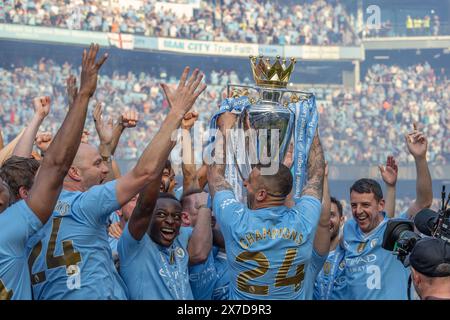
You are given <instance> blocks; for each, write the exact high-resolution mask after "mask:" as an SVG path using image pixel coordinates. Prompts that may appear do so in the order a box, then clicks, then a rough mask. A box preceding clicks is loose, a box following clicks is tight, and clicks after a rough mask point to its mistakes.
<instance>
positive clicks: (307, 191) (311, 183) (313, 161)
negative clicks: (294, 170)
mask: <svg viewBox="0 0 450 320" xmlns="http://www.w3.org/2000/svg"><path fill="white" fill-rule="evenodd" d="M324 175H325V158H324V156H323V149H322V145H321V143H320V139H319V134H318V132H317V131H316V135H315V136H314V140H313V142H312V144H311V149H310V151H309V156H308V181H307V182H306V185H305V187H304V188H303V191H302V196H303V195H308V196H312V197H315V198H317V199H319V200H320V201H322V194H323V179H324Z"/></svg>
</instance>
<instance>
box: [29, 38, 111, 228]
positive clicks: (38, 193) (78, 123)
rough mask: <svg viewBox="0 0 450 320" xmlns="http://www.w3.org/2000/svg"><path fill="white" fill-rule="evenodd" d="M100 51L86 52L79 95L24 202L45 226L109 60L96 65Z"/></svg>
mask: <svg viewBox="0 0 450 320" xmlns="http://www.w3.org/2000/svg"><path fill="white" fill-rule="evenodd" d="M98 50H99V46H98V45H91V47H90V49H89V51H88V52H86V50H84V52H83V60H82V68H81V84H80V91H79V93H78V94H77V96H76V98H75V101H74V103H73V105H72V107H71V108H69V112H68V114H67V115H66V118H65V119H64V121H63V123H62V126H61V128H60V129H59V130H58V133H57V134H56V136H55V138H54V139H53V141H52V143H51V144H50V146H49V148H48V150H47V153H46V155H45V157H44V160H43V161H42V164H41V166H40V168H39V171H38V174H37V176H36V179H35V181H34V184H33V187H32V188H31V190H30V193H29V197H28V198H27V199H26V200H25V201H26V202H27V204H28V206H29V207H30V208H31V210H33V212H34V213H35V214H36V215H37V216H38V218H39V219H40V220H41V221H42V223H45V222H46V221H47V220H48V218H49V217H50V215H51V214H52V212H53V208H54V206H55V204H56V201H57V199H58V197H59V194H60V192H61V188H62V184H63V180H64V177H65V176H66V174H67V172H68V171H69V168H70V166H71V164H72V161H73V159H74V157H75V154H76V152H77V150H78V146H79V145H80V141H81V134H82V132H83V127H84V122H85V119H86V112H87V107H88V102H89V99H90V97H92V95H93V94H94V92H95V89H96V87H97V74H98V71H99V70H100V67H101V66H102V64H103V63H104V62H105V60H106V58H107V55H106V54H105V55H104V56H103V57H102V58H101V59H100V60H99V61H98V62H96V61H95V60H96V56H97V52H98Z"/></svg>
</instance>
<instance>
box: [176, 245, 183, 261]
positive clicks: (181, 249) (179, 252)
mask: <svg viewBox="0 0 450 320" xmlns="http://www.w3.org/2000/svg"><path fill="white" fill-rule="evenodd" d="M175 254H176V255H177V257H178V258H180V259H183V258H184V255H185V253H184V250H183V248H181V247H177V248H176V249H175Z"/></svg>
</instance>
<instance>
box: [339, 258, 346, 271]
mask: <svg viewBox="0 0 450 320" xmlns="http://www.w3.org/2000/svg"><path fill="white" fill-rule="evenodd" d="M344 268H345V260H344V259H342V261H341V263H339V270H344Z"/></svg>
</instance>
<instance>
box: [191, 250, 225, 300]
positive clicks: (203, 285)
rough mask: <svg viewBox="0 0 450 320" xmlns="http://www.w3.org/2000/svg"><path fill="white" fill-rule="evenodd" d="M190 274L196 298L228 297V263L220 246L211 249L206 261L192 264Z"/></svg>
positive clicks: (217, 298) (214, 298)
mask: <svg viewBox="0 0 450 320" xmlns="http://www.w3.org/2000/svg"><path fill="white" fill-rule="evenodd" d="M189 274H190V275H189V279H190V283H191V288H192V294H193V296H194V299H195V300H226V299H228V284H229V282H230V281H229V277H228V263H227V260H226V255H225V254H224V253H221V252H220V250H219V248H218V247H213V248H212V249H211V252H210V253H209V256H208V259H207V260H206V261H205V262H204V263H200V264H197V265H194V266H190V267H189Z"/></svg>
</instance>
